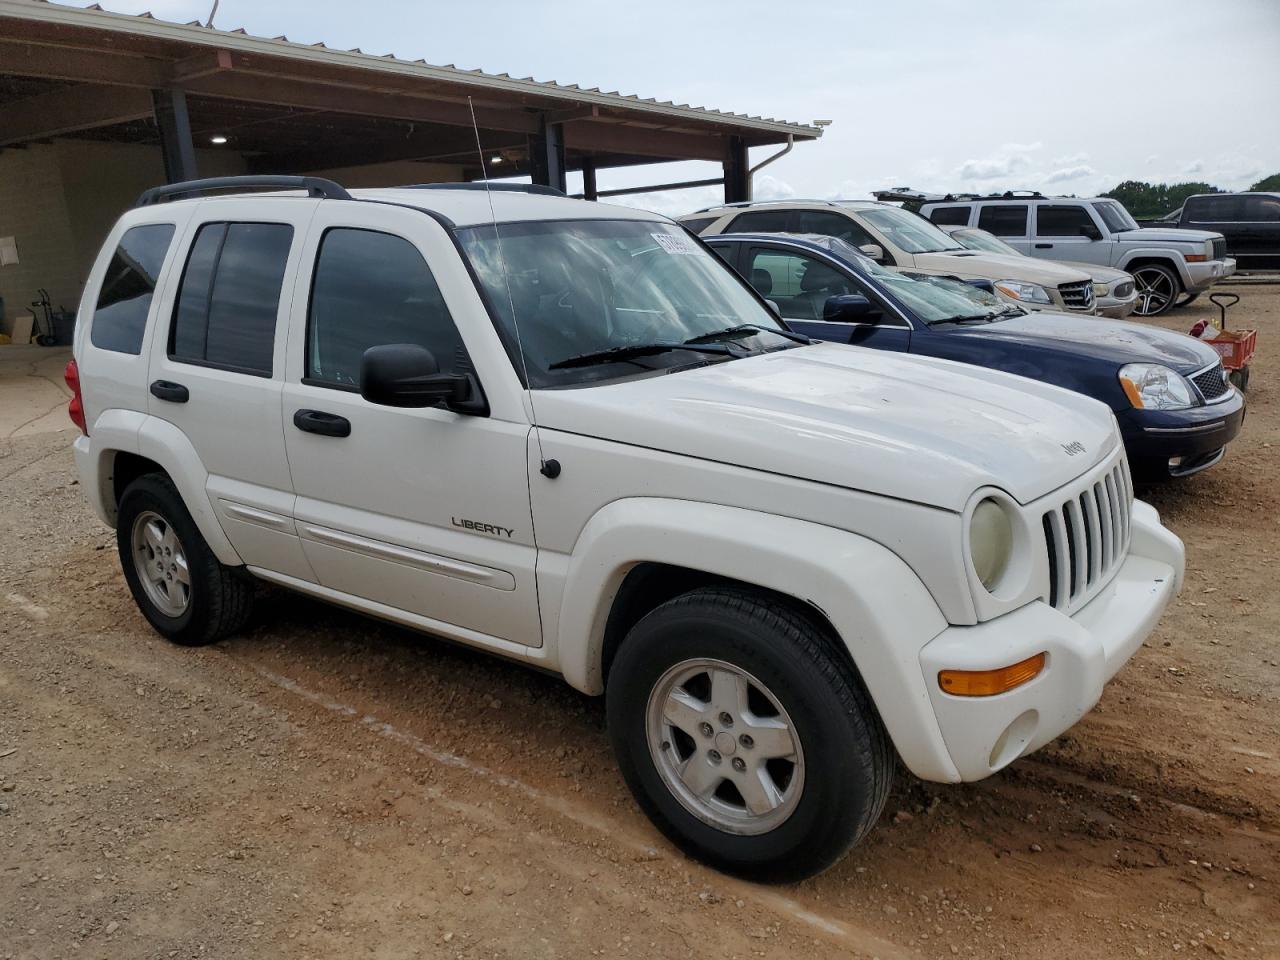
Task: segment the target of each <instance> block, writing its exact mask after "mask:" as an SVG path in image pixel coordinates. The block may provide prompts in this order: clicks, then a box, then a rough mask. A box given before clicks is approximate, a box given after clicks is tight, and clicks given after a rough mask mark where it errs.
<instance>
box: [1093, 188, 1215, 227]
mask: <svg viewBox="0 0 1280 960" xmlns="http://www.w3.org/2000/svg"><path fill="white" fill-rule="evenodd" d="M1221 192H1222V191H1221V190H1219V189H1218V188H1217V187H1215V186H1213V185H1212V184H1209V183H1200V182H1192V183H1154V184H1152V183H1146V182H1144V181H1142V180H1126V181H1124V182H1123V183H1121V184H1118V185H1117V186H1115V187H1114V188H1113V189H1111V190H1109V191H1107V192H1106V193H1104V194H1103V196H1104V197H1111V198H1112V199H1113V200H1119V201H1120V202H1121V203H1122V204H1124V207H1125V209H1126V210H1128V211H1129V212H1130V213H1131V214H1133V215H1134V216H1135V217H1137V218H1139V219H1153V218H1155V217H1162V216H1164V215H1165V214H1166V213H1169V212H1170V211H1172V210H1176V209H1177V208H1178V207H1180V206H1182V203H1183V201H1184V200H1186V199H1187V197H1189V196H1191V195H1192V194H1196V193H1221Z"/></svg>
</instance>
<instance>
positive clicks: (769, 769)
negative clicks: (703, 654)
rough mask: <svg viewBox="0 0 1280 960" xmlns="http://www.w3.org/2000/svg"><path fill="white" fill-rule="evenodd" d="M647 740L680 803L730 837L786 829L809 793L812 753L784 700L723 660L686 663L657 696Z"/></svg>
mask: <svg viewBox="0 0 1280 960" xmlns="http://www.w3.org/2000/svg"><path fill="white" fill-rule="evenodd" d="M645 730H646V735H647V738H648V743H649V752H650V755H651V756H652V758H653V763H654V766H655V767H656V768H657V770H658V772H659V774H660V775H661V777H662V779H663V782H664V783H665V784H666V786H667V788H668V789H670V791H671V792H672V794H673V795H674V796H675V797H676V798H677V799H678V800H679V801H680V803H681V804H682V805H683V806H684V807H685V809H687V810H688V811H689V812H690V813H692V814H693V815H694V816H695V817H697V818H698V819H699V820H702V821H703V822H704V823H708V824H710V825H711V826H713V827H715V828H717V829H719V830H724V831H726V832H728V833H734V834H741V835H746V836H755V835H758V834H762V833H767V832H769V831H770V830H773V829H775V828H776V827H778V826H779V825H780V824H782V823H783V822H784V821H785V820H786V819H787V818H788V817H789V816H791V814H792V813H794V812H795V808H796V805H797V804H798V803H799V802H800V795H801V792H802V791H803V789H804V752H803V750H802V749H801V746H800V739H799V737H798V735H797V734H796V732H795V726H794V725H793V724H792V722H791V718H790V717H789V716H788V715H787V712H786V710H784V709H783V707H782V705H781V704H780V703H779V702H778V700H777V698H776V697H774V695H773V694H772V693H770V692H769V690H768V689H767V688H766V687H765V686H764V685H763V684H762V683H761V682H760V681H759V680H757V679H756V678H755V677H753V676H752V675H751V674H749V673H747V672H746V671H744V670H741V669H739V668H738V667H735V666H734V665H733V664H731V663H726V662H725V661H723V660H685V661H683V662H681V663H677V664H676V665H675V666H673V667H671V669H669V670H668V671H667V672H666V673H664V674H663V675H662V676H661V677H660V678H659V679H658V682H657V683H656V684H654V686H653V689H652V691H651V692H650V694H649V702H648V707H647V709H646V723H645Z"/></svg>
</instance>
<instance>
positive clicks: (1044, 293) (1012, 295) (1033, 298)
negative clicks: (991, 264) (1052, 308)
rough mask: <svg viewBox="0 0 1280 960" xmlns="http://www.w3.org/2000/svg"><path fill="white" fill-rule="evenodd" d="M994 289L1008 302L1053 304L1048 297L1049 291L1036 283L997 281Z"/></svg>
mask: <svg viewBox="0 0 1280 960" xmlns="http://www.w3.org/2000/svg"><path fill="white" fill-rule="evenodd" d="M995 288H996V290H997V292H999V293H1003V294H1004V295H1005V296H1006V297H1008V298H1009V299H1010V300H1020V301H1022V302H1023V303H1053V299H1052V298H1051V297H1050V296H1049V291H1048V290H1046V289H1045V288H1044V287H1042V286H1040V284H1038V283H1026V282H1025V281H1022V280H997V281H996V282H995Z"/></svg>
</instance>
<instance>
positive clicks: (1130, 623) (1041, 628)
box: [920, 502, 1183, 781]
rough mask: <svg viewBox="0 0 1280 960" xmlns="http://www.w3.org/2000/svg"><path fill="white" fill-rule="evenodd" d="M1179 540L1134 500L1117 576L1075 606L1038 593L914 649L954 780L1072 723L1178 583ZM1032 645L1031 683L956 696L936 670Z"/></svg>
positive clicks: (990, 665)
mask: <svg viewBox="0 0 1280 960" xmlns="http://www.w3.org/2000/svg"><path fill="white" fill-rule="evenodd" d="M1182 572H1183V547H1182V541H1180V540H1179V539H1178V538H1177V537H1176V536H1174V535H1173V534H1172V533H1170V532H1169V531H1168V530H1166V529H1165V528H1164V527H1162V526H1161V525H1160V522H1159V518H1158V516H1157V515H1156V512H1155V510H1154V509H1152V508H1151V507H1150V506H1148V505H1147V504H1145V503H1142V502H1137V503H1135V504H1134V514H1133V543H1132V546H1131V549H1130V552H1129V556H1128V558H1127V559H1126V560H1125V562H1124V563H1123V564H1122V565H1121V566H1120V569H1119V570H1118V571H1117V573H1116V575H1115V577H1114V579H1113V580H1112V581H1111V583H1110V584H1108V585H1107V586H1106V587H1105V588H1104V589H1103V590H1102V592H1101V593H1099V594H1098V595H1097V596H1096V597H1094V599H1093V600H1091V601H1090V602H1089V603H1088V604H1087V605H1086V606H1084V607H1082V608H1081V609H1080V610H1079V611H1077V612H1076V613H1075V615H1074V616H1067V615H1066V614H1064V613H1061V612H1059V611H1058V610H1056V609H1054V608H1053V607H1050V606H1049V605H1048V604H1047V603H1044V602H1043V601H1036V602H1034V603H1030V604H1028V605H1027V606H1025V607H1021V608H1020V609H1018V610H1016V611H1014V612H1013V613H1009V614H1006V615H1005V616H1002V617H998V618H996V619H995V620H989V621H987V622H986V623H981V624H978V625H977V626H972V627H949V628H947V629H946V630H944V631H943V632H942V633H941V634H939V635H938V636H937V637H936V638H934V639H933V640H932V641H931V642H930V643H929V644H927V645H926V646H925V647H924V649H923V650H921V652H920V666H921V669H922V670H923V672H924V676H925V684H926V687H927V689H928V690H929V696H930V700H931V702H932V706H933V711H934V715H935V717H936V719H937V722H938V726H939V728H940V730H941V733H942V738H943V741H944V743H945V744H946V747H947V751H948V752H949V753H950V755H951V759H952V762H953V763H954V764H955V766H956V769H957V770H958V771H959V773H960V779H961V780H966V781H968V780H981V779H982V778H983V777H988V776H990V775H991V774H993V773H995V772H996V771H997V770H999V769H1001V768H1002V767H1004V766H1006V765H1008V764H1009V763H1011V762H1012V761H1013V760H1015V759H1017V758H1018V757H1020V756H1024V755H1025V754H1027V753H1030V752H1031V751H1033V750H1036V749H1038V748H1040V747H1042V746H1044V745H1045V744H1046V743H1048V742H1049V741H1050V740H1052V739H1054V738H1055V737H1057V736H1058V735H1059V734H1061V733H1062V732H1063V731H1065V730H1067V729H1068V728H1069V727H1071V726H1072V725H1073V724H1075V722H1076V721H1077V720H1079V719H1080V718H1081V717H1082V716H1083V715H1084V714H1085V713H1087V712H1088V711H1089V710H1090V709H1091V708H1092V707H1093V705H1094V704H1096V703H1097V702H1098V699H1099V697H1101V696H1102V688H1103V686H1105V684H1106V683H1107V681H1108V680H1110V679H1111V678H1112V677H1113V676H1115V674H1116V672H1117V671H1118V670H1119V669H1120V667H1122V666H1123V665H1124V663H1125V661H1127V660H1128V659H1129V658H1130V657H1131V656H1133V654H1134V653H1135V652H1136V651H1137V650H1138V648H1139V647H1141V646H1142V643H1143V641H1144V640H1145V639H1146V638H1147V637H1148V636H1149V635H1150V633H1151V631H1152V630H1153V629H1154V628H1155V625H1156V623H1157V621H1159V619H1160V616H1161V614H1162V613H1164V610H1165V607H1166V606H1168V604H1169V601H1170V600H1172V598H1173V597H1174V595H1175V594H1176V593H1177V592H1178V590H1179V589H1180V588H1181V583H1182ZM1039 653H1045V654H1047V658H1046V665H1045V667H1044V669H1043V670H1042V671H1041V673H1040V674H1039V676H1037V677H1036V678H1035V679H1034V680H1031V681H1030V682H1029V683H1025V684H1023V685H1022V686H1020V687H1017V688H1015V689H1013V690H1010V691H1008V692H1007V693H1002V694H999V695H997V696H992V697H957V696H952V695H951V694H948V693H944V692H943V691H942V689H941V688H940V687H939V685H938V672H939V671H941V670H994V669H997V668H999V667H1004V666H1008V665H1010V664H1014V663H1018V662H1020V661H1022V660H1026V659H1028V658H1030V657H1034V656H1035V655H1037V654H1039Z"/></svg>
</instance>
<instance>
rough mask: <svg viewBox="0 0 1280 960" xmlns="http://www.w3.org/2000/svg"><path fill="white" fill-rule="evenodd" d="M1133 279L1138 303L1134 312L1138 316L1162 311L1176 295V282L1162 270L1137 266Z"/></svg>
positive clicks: (1149, 315) (1148, 315)
mask: <svg viewBox="0 0 1280 960" xmlns="http://www.w3.org/2000/svg"><path fill="white" fill-rule="evenodd" d="M1133 279H1134V281H1135V282H1136V283H1137V286H1138V304H1137V307H1136V308H1135V310H1134V312H1135V313H1137V314H1139V315H1140V316H1143V317H1151V316H1155V315H1156V314H1158V313H1163V312H1164V311H1165V310H1167V309H1168V308H1169V305H1170V304H1171V303H1172V302H1173V300H1174V298H1175V297H1176V296H1177V295H1178V287H1177V284H1176V283H1175V282H1174V280H1173V277H1171V276H1170V275H1169V274H1168V273H1167V272H1165V271H1164V270H1157V269H1153V268H1142V267H1139V268H1138V269H1137V270H1136V271H1135V272H1134V274H1133Z"/></svg>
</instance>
